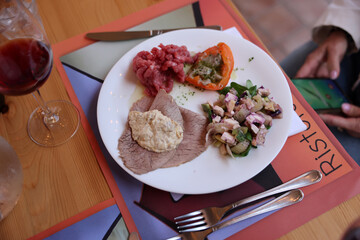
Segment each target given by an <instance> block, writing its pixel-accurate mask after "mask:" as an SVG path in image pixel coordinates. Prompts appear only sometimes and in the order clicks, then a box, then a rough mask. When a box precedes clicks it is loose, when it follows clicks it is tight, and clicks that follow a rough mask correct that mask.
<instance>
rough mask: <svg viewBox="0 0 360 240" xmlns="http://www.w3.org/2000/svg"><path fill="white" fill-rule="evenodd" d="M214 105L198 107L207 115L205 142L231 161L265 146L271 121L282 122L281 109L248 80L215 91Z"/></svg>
mask: <svg viewBox="0 0 360 240" xmlns="http://www.w3.org/2000/svg"><path fill="white" fill-rule="evenodd" d="M219 93H220V95H219V98H218V100H217V101H216V102H214V103H205V104H202V108H203V110H204V111H205V112H206V113H207V114H208V118H209V124H208V126H207V141H211V142H213V144H214V145H215V146H216V147H219V149H220V153H221V154H223V155H230V156H231V157H241V156H247V155H248V153H249V151H250V150H251V149H252V148H257V147H258V146H260V145H263V144H264V143H265V137H266V134H267V133H268V131H269V129H270V128H271V126H272V120H273V119H274V118H282V109H281V107H280V106H279V104H277V103H276V102H275V101H274V100H273V98H271V97H270V90H269V89H267V88H264V87H263V86H261V87H257V86H256V85H253V83H252V82H251V81H250V80H247V82H246V86H243V85H240V84H237V83H235V82H232V83H231V84H230V86H228V87H225V88H224V89H222V90H220V91H219Z"/></svg>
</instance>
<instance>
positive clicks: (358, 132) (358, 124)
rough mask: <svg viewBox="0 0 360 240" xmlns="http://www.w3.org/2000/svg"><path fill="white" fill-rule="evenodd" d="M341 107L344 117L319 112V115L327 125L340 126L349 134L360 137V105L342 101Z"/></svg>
mask: <svg viewBox="0 0 360 240" xmlns="http://www.w3.org/2000/svg"><path fill="white" fill-rule="evenodd" d="M341 109H342V111H343V112H344V114H345V115H346V117H342V116H336V115H330V114H320V117H321V119H322V120H323V121H324V122H325V123H326V124H328V125H329V126H335V127H339V128H342V129H344V130H346V131H347V132H348V133H349V134H350V135H351V136H353V137H358V138H360V107H357V106H355V105H352V104H349V103H343V104H342V106H341Z"/></svg>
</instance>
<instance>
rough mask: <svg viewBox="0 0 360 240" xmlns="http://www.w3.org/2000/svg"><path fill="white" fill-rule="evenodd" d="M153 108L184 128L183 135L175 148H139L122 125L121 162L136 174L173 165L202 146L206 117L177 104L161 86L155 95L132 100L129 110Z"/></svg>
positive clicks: (201, 150) (200, 149) (141, 110)
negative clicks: (158, 151) (153, 150)
mask: <svg viewBox="0 0 360 240" xmlns="http://www.w3.org/2000/svg"><path fill="white" fill-rule="evenodd" d="M153 109H157V110H159V111H161V113H162V114H163V115H165V116H167V117H169V118H171V119H172V120H174V121H177V122H178V123H179V124H181V125H182V126H183V128H184V139H183V141H182V142H181V143H180V144H179V145H178V147H177V148H176V149H175V150H171V151H168V152H162V153H156V152H152V151H148V150H146V149H144V148H142V147H141V146H140V145H139V144H137V142H136V141H135V140H133V138H132V136H131V129H130V127H129V126H128V124H127V126H126V128H125V130H124V132H123V134H122V135H121V137H120V139H119V143H118V149H119V153H120V157H121V159H122V160H123V162H124V165H125V166H126V167H127V168H129V169H130V170H131V171H133V172H134V173H136V174H144V173H147V172H150V171H153V170H155V169H158V168H161V167H164V168H165V167H166V168H167V167H175V166H178V165H180V164H183V163H186V162H188V161H191V160H192V159H194V158H196V157H197V156H199V155H200V154H201V153H202V152H203V151H205V149H206V143H205V135H206V125H207V118H206V117H205V116H203V115H200V114H197V113H194V112H192V111H190V110H187V109H184V108H179V107H178V105H177V104H176V103H175V101H174V100H173V98H172V97H171V96H170V95H168V94H167V93H166V92H165V90H160V91H159V92H158V94H157V95H156V97H155V99H153V98H151V97H148V96H145V97H143V98H142V99H140V100H139V101H137V102H136V103H134V104H133V106H132V107H131V109H130V111H140V112H145V111H148V110H153Z"/></svg>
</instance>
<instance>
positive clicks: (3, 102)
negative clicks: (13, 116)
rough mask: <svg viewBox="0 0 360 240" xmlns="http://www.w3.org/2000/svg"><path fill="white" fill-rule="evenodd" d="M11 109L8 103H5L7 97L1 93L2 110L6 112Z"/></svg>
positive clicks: (0, 108)
mask: <svg viewBox="0 0 360 240" xmlns="http://www.w3.org/2000/svg"><path fill="white" fill-rule="evenodd" d="M8 110H9V107H8V105H6V104H5V97H4V95H1V94H0V112H1V113H6V112H7V111H8Z"/></svg>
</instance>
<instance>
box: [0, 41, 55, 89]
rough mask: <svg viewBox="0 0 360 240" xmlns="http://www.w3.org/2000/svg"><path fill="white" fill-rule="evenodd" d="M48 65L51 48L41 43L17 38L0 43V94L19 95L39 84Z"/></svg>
mask: <svg viewBox="0 0 360 240" xmlns="http://www.w3.org/2000/svg"><path fill="white" fill-rule="evenodd" d="M51 67H52V56H51V49H50V48H49V47H48V46H46V45H45V44H44V43H42V42H40V41H37V40H34V39H31V38H19V39H14V40H10V41H7V42H5V43H4V44H2V45H0V93H2V94H4V95H22V94H26V93H30V92H33V91H34V90H35V89H37V88H39V87H40V86H41V85H43V84H44V83H45V81H46V79H47V78H48V77H49V74H50V71H51Z"/></svg>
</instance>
